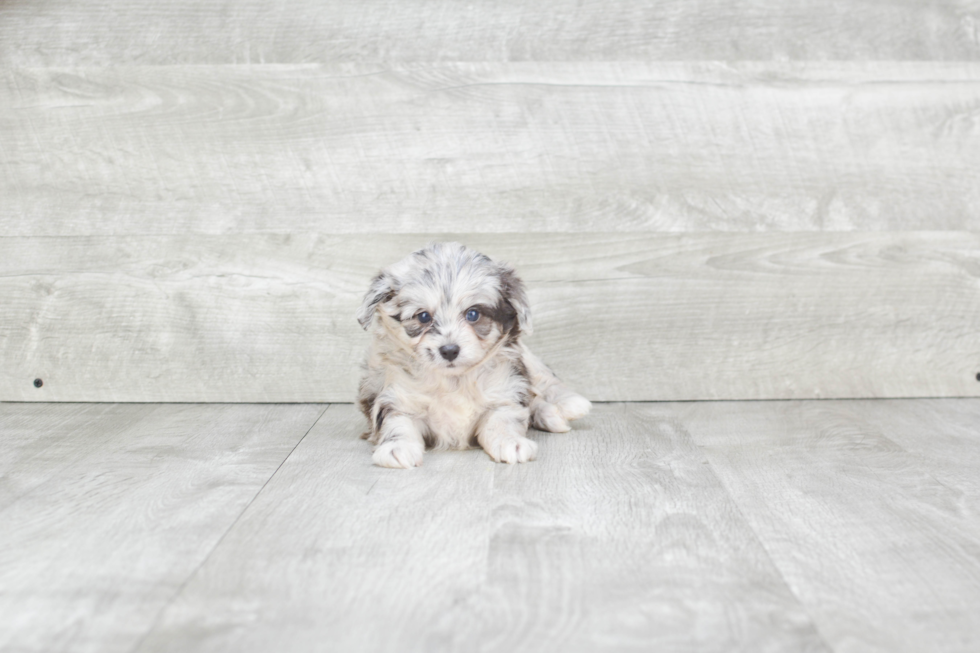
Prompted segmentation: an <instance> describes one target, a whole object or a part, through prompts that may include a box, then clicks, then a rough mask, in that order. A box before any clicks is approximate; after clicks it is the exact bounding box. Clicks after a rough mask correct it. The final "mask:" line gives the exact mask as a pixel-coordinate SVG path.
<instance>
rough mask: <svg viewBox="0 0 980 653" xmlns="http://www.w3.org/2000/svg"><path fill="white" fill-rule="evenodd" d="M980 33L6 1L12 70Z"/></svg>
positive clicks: (606, 7) (955, 23) (646, 10)
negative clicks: (17, 68) (20, 67)
mask: <svg viewBox="0 0 980 653" xmlns="http://www.w3.org/2000/svg"><path fill="white" fill-rule="evenodd" d="M978 25H980V7H978V5H977V3H976V2H975V1H973V0H942V1H939V2H928V3H925V2H903V1H901V0H886V1H881V0H879V1H874V0H854V1H852V2H849V3H848V4H846V5H836V4H833V3H829V2H807V1H806V0H791V1H789V2H780V3H769V2H765V1H764V0H735V1H730V2H726V1H724V0H699V1H698V2H693V3H692V2H682V1H679V0H658V1H656V2H633V3H613V4H610V3H608V2H598V1H596V0H587V1H585V2H580V1H579V2H576V1H573V0H538V1H537V2H526V1H523V0H505V1H503V2H493V3H474V4H463V5H461V4H459V3H457V2H452V1H451V0H435V1H433V0H403V1H401V2H393V1H391V0H389V1H387V2H371V3H363V2H357V1H356V0H334V1H332V2H328V3H325V2H316V1H315V0H291V1H284V2H277V3H270V2H258V1H257V0H247V1H231V0H221V1H209V2H203V3H202V2H194V1H192V0H178V1H174V2H168V3H166V4H165V5H161V4H160V3H154V2H150V1H149V0H127V1H126V2H112V3H110V2H91V3H86V4H85V5H79V4H77V3H72V2H69V1H68V0H6V1H5V2H4V3H3V4H2V6H0V62H8V64H13V65H18V66H25V65H28V66H39V65H43V66H52V65H53V66H60V65H72V66H74V65H93V64H94V65H105V64H116V63H120V62H136V63H141V64H173V63H187V64H203V63H257V62H268V63H300V62H335V61H394V62H403V61H525V60H544V61H564V60H607V61H622V60H635V59H639V60H683V59H688V60H698V59H717V60H740V59H741V60H756V59H761V60H765V59H775V60H785V59H797V60H800V59H818V60H823V59H830V60H833V59H839V60H840V59H858V60H870V59H948V60H956V59H973V60H976V59H980V36H978Z"/></svg>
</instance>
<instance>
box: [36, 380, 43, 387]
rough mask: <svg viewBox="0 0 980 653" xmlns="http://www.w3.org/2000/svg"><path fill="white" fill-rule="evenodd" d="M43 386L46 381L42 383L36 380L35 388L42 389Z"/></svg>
mask: <svg viewBox="0 0 980 653" xmlns="http://www.w3.org/2000/svg"><path fill="white" fill-rule="evenodd" d="M42 385H44V381H42V380H41V379H34V387H35V388H40V387H41V386H42Z"/></svg>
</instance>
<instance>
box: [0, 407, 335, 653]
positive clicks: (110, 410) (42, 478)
mask: <svg viewBox="0 0 980 653" xmlns="http://www.w3.org/2000/svg"><path fill="white" fill-rule="evenodd" d="M323 410H324V407H323V406H310V405H295V406H276V405H264V406H257V405H223V406H219V405H154V404H134V405H105V404H101V405H99V404H95V405H68V404H35V405H30V404H0V523H2V527H0V650H2V651H4V652H8V651H9V652H11V653H13V652H16V651H97V652H99V653H102V652H108V651H129V650H131V649H132V647H133V646H134V645H135V644H136V642H137V641H138V640H139V638H140V637H141V636H142V635H143V634H144V633H145V632H146V631H147V629H148V628H149V627H150V625H151V624H152V623H153V620H154V618H155V617H156V616H157V614H158V613H159V611H160V610H161V609H162V608H163V607H164V606H165V605H166V604H167V603H168V602H169V601H170V600H171V598H172V597H173V596H174V594H175V593H176V592H177V591H178V589H179V588H180V586H181V584H182V583H184V582H185V581H186V580H187V578H188V577H189V576H190V575H191V574H192V573H193V572H194V570H195V569H196V568H197V567H198V566H199V565H200V564H201V563H202V562H203V561H204V560H205V558H206V557H207V555H208V554H209V553H210V552H211V550H212V549H213V548H214V546H215V544H216V543H217V542H218V541H219V540H220V538H221V537H222V535H224V533H225V532H226V531H227V530H228V528H229V527H230V526H231V525H232V523H234V521H235V520H236V519H237V518H238V517H239V515H241V513H242V511H243V510H244V509H245V507H246V506H247V505H248V503H249V502H250V501H251V500H252V499H253V498H254V497H255V495H256V494H257V493H258V491H259V489H260V488H261V487H262V486H263V484H264V483H266V482H267V481H268V480H269V478H270V477H271V476H272V474H273V473H274V472H275V470H276V469H277V468H278V466H279V465H280V464H281V463H282V461H283V460H284V459H285V458H286V456H287V455H288V454H289V452H290V451H291V450H292V449H293V447H295V446H296V444H297V443H298V442H299V441H300V440H301V439H302V437H303V435H304V434H305V433H306V432H307V431H308V430H309V429H310V427H311V426H312V425H313V423H314V421H315V420H316V418H317V416H318V415H319V414H321V412H322V411H323Z"/></svg>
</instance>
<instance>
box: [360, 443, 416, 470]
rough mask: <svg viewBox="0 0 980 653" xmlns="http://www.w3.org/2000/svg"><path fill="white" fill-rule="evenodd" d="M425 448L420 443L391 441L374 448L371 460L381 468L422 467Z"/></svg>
mask: <svg viewBox="0 0 980 653" xmlns="http://www.w3.org/2000/svg"><path fill="white" fill-rule="evenodd" d="M424 451H425V448H424V447H423V446H422V445H421V444H419V443H418V442H405V441H400V440H389V441H388V442H382V443H381V444H379V445H378V446H377V447H375V448H374V453H373V454H372V455H371V460H372V461H373V462H374V464H375V465H378V466H379V467H391V468H394V469H411V468H412V467H419V466H421V465H422V454H423V453H424Z"/></svg>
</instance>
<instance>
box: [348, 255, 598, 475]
mask: <svg viewBox="0 0 980 653" xmlns="http://www.w3.org/2000/svg"><path fill="white" fill-rule="evenodd" d="M357 320H358V322H360V324H361V326H362V327H364V329H365V330H367V331H368V332H369V333H370V334H371V345H370V347H369V348H368V353H367V360H366V361H365V363H364V376H363V378H362V379H361V384H360V389H359V392H358V403H359V404H360V407H361V410H362V411H363V412H364V415H365V416H366V417H367V419H368V431H367V432H366V433H364V435H363V436H362V437H364V438H366V439H367V440H369V441H370V442H371V443H372V444H373V445H374V454H373V456H372V459H373V461H374V463H375V464H377V465H380V466H382V467H403V468H410V467H417V466H419V465H421V464H422V456H423V453H424V451H425V450H426V449H427V448H428V449H465V448H468V447H471V446H476V445H479V446H481V447H482V448H483V449H484V450H485V451H486V452H487V453H488V454H489V455H490V457H491V458H493V459H494V460H495V461H497V462H503V463H518V462H521V463H523V462H527V461H529V460H533V459H534V458H535V456H536V454H537V449H538V445H537V443H535V442H534V441H533V440H530V439H528V438H527V429H528V426H529V425H533V426H534V427H535V428H537V429H540V430H543V431H552V432H556V433H558V432H564V431H568V430H570V428H571V427H570V426H569V424H568V423H569V421H571V420H574V419H578V418H579V417H583V416H584V415H586V414H588V412H589V410H590V408H591V407H592V405H591V404H590V403H589V401H588V400H587V399H585V397H582V396H581V395H578V394H576V393H575V392H572V391H571V390H569V389H568V388H567V387H565V386H564V385H562V383H561V382H560V381H559V380H558V379H557V377H555V375H554V374H553V373H552V371H551V370H550V369H548V367H547V366H546V365H545V364H544V363H542V362H541V360H540V359H539V358H538V357H537V356H535V355H534V354H532V353H531V352H530V350H528V348H527V347H526V346H525V345H524V344H523V343H522V342H521V335H524V334H530V333H531V312H530V308H529V306H528V301H527V295H526V294H525V292H524V284H523V283H522V282H521V280H520V279H518V277H517V274H516V273H515V272H514V269H513V268H511V267H509V266H507V265H504V264H501V263H497V262H494V261H492V260H491V259H489V258H488V257H486V256H484V255H483V254H480V253H479V252H476V251H474V250H472V249H470V248H468V247H465V246H463V245H461V244H459V243H433V244H431V245H429V246H428V247H426V248H424V249H420V250H419V251H417V252H414V253H413V254H411V255H409V256H408V257H407V258H405V259H403V260H402V261H399V262H398V263H395V264H394V265H392V266H390V267H387V268H385V269H384V270H382V271H381V272H380V274H378V275H377V276H376V277H375V278H374V279H373V280H372V282H371V288H370V290H368V293H367V295H366V296H365V297H364V303H363V305H362V306H361V308H360V310H359V311H358V314H357Z"/></svg>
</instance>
